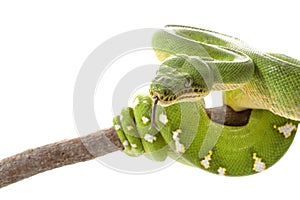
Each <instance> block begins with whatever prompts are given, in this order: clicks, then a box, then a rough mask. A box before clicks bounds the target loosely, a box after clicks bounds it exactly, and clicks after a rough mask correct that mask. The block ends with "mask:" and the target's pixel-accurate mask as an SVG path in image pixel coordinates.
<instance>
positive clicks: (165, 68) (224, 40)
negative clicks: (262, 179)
mask: <svg viewBox="0 0 300 200" xmlns="http://www.w3.org/2000/svg"><path fill="white" fill-rule="evenodd" d="M152 44H153V49H154V51H155V53H156V55H157V57H158V59H159V60H160V61H162V64H161V65H160V67H159V69H158V70H157V73H156V75H155V77H154V79H153V81H152V83H151V85H150V90H149V91H150V92H149V95H137V97H136V98H135V100H134V104H133V106H132V107H128V108H124V109H123V110H122V111H121V114H120V115H118V116H116V117H114V119H113V123H114V126H115V129H116V132H117V134H118V136H119V138H120V140H121V142H122V143H123V146H124V152H125V153H127V154H128V155H131V156H140V155H145V156H146V157H148V158H150V159H153V160H156V161H163V160H165V159H166V158H167V157H168V156H169V157H171V158H173V159H175V160H178V161H180V162H182V163H184V164H188V165H190V166H194V167H199V168H201V169H204V170H207V171H209V172H212V173H216V174H220V175H229V176H243V175H250V174H254V173H257V172H261V171H263V170H265V169H267V168H269V167H270V166H272V165H273V164H274V163H276V162H277V161H278V160H279V159H280V158H281V157H282V156H283V155H284V153H285V152H286V151H287V149H288V148H289V146H290V145H291V143H292V141H293V138H294V136H295V133H296V131H297V126H298V123H299V121H300V81H299V80H298V78H300V77H299V74H300V61H299V60H296V59H294V58H291V57H289V56H286V55H283V54H275V53H261V52H259V51H257V50H255V49H253V48H252V47H250V46H249V45H247V44H246V43H244V42H243V41H241V40H239V39H237V38H234V37H231V36H228V35H225V34H221V33H217V32H213V31H209V30H204V29H200V28H193V27H187V26H177V25H169V26H166V28H165V29H161V30H159V31H157V32H156V33H155V34H154V35H153V43H152ZM215 90H219V91H223V102H224V104H226V105H228V106H230V107H232V108H233V109H234V110H235V111H242V110H245V109H252V111H251V114H250V117H249V121H248V123H247V124H246V125H243V126H228V125H224V124H221V123H216V122H214V121H212V120H211V119H210V118H209V117H208V115H207V113H206V111H205V103H204V100H203V97H205V96H207V95H208V94H209V93H210V92H211V91H215Z"/></svg>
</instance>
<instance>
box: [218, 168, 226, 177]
mask: <svg viewBox="0 0 300 200" xmlns="http://www.w3.org/2000/svg"><path fill="white" fill-rule="evenodd" d="M218 174H219V175H221V176H224V175H225V174H226V169H225V168H223V167H219V169H218Z"/></svg>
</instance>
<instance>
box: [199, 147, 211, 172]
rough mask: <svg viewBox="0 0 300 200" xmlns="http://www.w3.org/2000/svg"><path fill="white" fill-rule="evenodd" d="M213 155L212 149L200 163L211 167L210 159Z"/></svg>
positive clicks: (205, 166)
mask: <svg viewBox="0 0 300 200" xmlns="http://www.w3.org/2000/svg"><path fill="white" fill-rule="evenodd" d="M211 156H212V151H209V152H208V154H207V155H206V156H205V157H204V159H203V160H201V161H200V165H201V166H203V167H204V168H205V169H208V168H210V162H209V161H210V160H211Z"/></svg>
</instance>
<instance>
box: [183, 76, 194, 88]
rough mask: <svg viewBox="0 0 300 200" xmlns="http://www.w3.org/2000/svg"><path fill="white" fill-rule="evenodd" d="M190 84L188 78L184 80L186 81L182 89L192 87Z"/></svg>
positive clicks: (190, 81) (190, 80)
mask: <svg viewBox="0 0 300 200" xmlns="http://www.w3.org/2000/svg"><path fill="white" fill-rule="evenodd" d="M192 83H193V81H192V79H191V78H188V79H186V81H185V83H184V87H186V88H189V87H191V86H192Z"/></svg>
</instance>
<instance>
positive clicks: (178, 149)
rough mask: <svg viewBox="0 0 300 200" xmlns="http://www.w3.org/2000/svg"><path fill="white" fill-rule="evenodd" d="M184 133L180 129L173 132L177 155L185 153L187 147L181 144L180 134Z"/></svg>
mask: <svg viewBox="0 0 300 200" xmlns="http://www.w3.org/2000/svg"><path fill="white" fill-rule="evenodd" d="M180 133H182V131H181V130H180V129H177V130H176V131H174V132H173V140H174V142H175V148H176V152H177V153H184V152H185V147H184V145H183V144H181V143H180V142H179V140H180V138H179V134H180Z"/></svg>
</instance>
